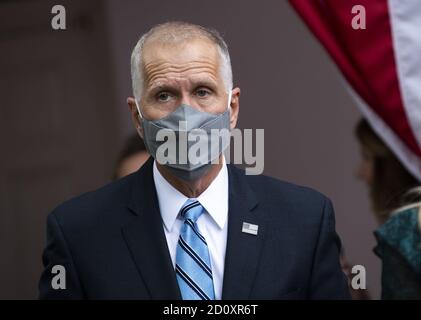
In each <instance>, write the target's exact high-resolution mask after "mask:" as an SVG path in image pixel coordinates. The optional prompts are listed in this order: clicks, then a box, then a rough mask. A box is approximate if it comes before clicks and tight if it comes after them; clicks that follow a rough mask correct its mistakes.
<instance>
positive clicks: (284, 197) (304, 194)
mask: <svg viewBox="0 0 421 320" xmlns="http://www.w3.org/2000/svg"><path fill="white" fill-rule="evenodd" d="M232 172H234V174H236V175H242V176H244V178H245V179H246V181H247V184H248V186H249V187H250V188H251V189H252V190H253V192H254V193H255V194H256V196H257V197H258V198H259V200H260V202H263V203H267V204H271V205H274V206H282V207H283V208H285V207H286V206H287V207H293V208H295V209H297V210H300V209H302V210H305V211H306V212H308V211H309V210H306V209H308V208H313V209H314V208H321V209H323V207H324V206H325V205H326V202H330V200H329V199H328V198H327V197H326V196H325V195H324V194H322V193H321V192H319V191H317V190H315V189H313V188H310V187H306V186H302V185H298V184H294V183H292V182H288V181H284V180H280V179H277V178H274V177H270V176H266V175H263V174H260V175H247V174H246V173H245V171H244V170H242V169H239V168H237V167H234V166H232ZM311 211H313V210H311Z"/></svg>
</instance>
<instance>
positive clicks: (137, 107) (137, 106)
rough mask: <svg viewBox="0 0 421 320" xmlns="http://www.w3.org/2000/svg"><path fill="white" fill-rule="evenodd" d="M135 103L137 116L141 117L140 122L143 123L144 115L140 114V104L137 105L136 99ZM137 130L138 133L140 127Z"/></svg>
mask: <svg viewBox="0 0 421 320" xmlns="http://www.w3.org/2000/svg"><path fill="white" fill-rule="evenodd" d="M135 103H136V109H137V115H138V117H139V122H140V123H142V121H143V117H142V113H140V107H139V104H138V103H137V100H136V99H135ZM137 130H138V131H139V130H140V126H139V127H137Z"/></svg>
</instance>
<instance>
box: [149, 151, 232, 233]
mask: <svg viewBox="0 0 421 320" xmlns="http://www.w3.org/2000/svg"><path fill="white" fill-rule="evenodd" d="M223 161H224V162H223V164H222V168H221V170H220V171H219V173H218V175H217V176H216V177H215V179H214V180H213V181H212V182H211V184H210V185H209V187H208V188H207V189H206V190H205V191H203V192H202V194H201V195H200V196H199V197H197V200H198V201H199V202H200V204H201V205H202V206H203V207H204V208H205V210H206V211H207V212H208V213H209V215H210V216H211V217H212V219H213V221H215V223H216V224H217V225H218V227H219V228H220V229H222V228H223V227H224V226H225V223H226V221H227V217H228V170H227V166H226V164H225V158H224V160H223ZM153 179H154V182H155V188H156V193H157V196H158V203H159V209H160V211H161V217H162V220H163V222H164V226H165V228H166V229H167V231H169V232H171V230H172V228H173V226H174V223H175V221H176V219H177V217H178V213H179V211H180V209H181V207H182V206H183V204H184V203H185V202H186V201H187V199H188V197H186V196H185V195H184V194H182V193H181V192H180V191H178V190H177V189H175V188H174V187H173V186H172V185H171V184H170V183H169V182H168V181H167V180H166V179H165V178H164V177H163V176H162V175H161V173H160V172H159V170H158V168H157V166H156V162H155V161H154V164H153Z"/></svg>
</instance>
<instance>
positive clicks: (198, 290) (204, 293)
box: [175, 199, 215, 300]
mask: <svg viewBox="0 0 421 320" xmlns="http://www.w3.org/2000/svg"><path fill="white" fill-rule="evenodd" d="M203 211H204V208H203V207H202V205H201V204H200V203H199V201H197V200H192V199H189V200H187V201H186V203H185V204H184V205H183V207H182V208H181V210H180V216H181V217H182V218H183V219H184V225H183V227H182V228H181V232H180V237H179V239H178V244H177V252H176V259H175V272H176V277H177V282H178V286H179V287H180V291H181V296H182V297H183V300H214V299H215V293H214V288H213V278H212V269H211V262H210V257H209V250H208V245H207V244H206V240H205V238H204V237H203V236H202V234H201V233H200V231H199V228H198V227H197V224H196V221H197V219H198V218H199V217H200V215H201V214H202V213H203Z"/></svg>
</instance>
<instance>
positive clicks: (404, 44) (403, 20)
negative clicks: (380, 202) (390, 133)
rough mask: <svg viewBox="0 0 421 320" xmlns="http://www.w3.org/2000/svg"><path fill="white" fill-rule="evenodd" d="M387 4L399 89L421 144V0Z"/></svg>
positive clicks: (414, 132)
mask: <svg viewBox="0 0 421 320" xmlns="http://www.w3.org/2000/svg"><path fill="white" fill-rule="evenodd" d="M388 5H389V16H390V19H391V21H390V22H391V29H392V42H393V47H394V48H393V49H394V52H395V60H396V65H397V69H398V70H397V74H398V78H399V89H400V91H401V95H402V100H403V105H404V109H405V112H406V116H407V119H408V122H409V125H410V126H411V129H412V132H413V134H414V136H415V139H416V140H417V142H418V145H419V146H421V1H419V0H416V1H413V0H409V1H402V0H388ZM401 160H402V159H401ZM409 161H411V162H412V160H409ZM418 176H419V173H418Z"/></svg>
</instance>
